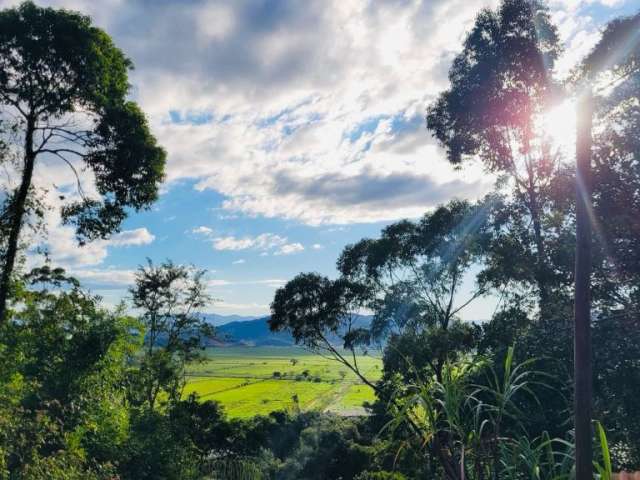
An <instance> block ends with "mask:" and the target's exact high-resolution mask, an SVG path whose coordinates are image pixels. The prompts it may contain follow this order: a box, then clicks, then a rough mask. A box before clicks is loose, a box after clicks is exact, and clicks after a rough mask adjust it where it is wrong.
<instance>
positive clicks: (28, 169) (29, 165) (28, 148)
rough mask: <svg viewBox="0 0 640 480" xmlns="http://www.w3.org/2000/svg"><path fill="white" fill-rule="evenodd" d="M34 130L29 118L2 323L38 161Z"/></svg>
mask: <svg viewBox="0 0 640 480" xmlns="http://www.w3.org/2000/svg"><path fill="white" fill-rule="evenodd" d="M34 128H35V119H34V118H33V117H29V118H28V119H27V130H26V135H25V142H24V169H23V170H22V181H21V183H20V188H19V189H18V193H17V195H16V198H15V199H14V202H13V205H12V208H11V210H13V212H12V213H13V215H12V217H13V218H12V219H11V229H10V231H9V240H8V242H7V253H6V256H5V262H4V265H3V268H2V278H0V322H4V321H5V315H6V310H7V300H8V297H9V288H10V286H11V274H12V273H13V268H14V266H15V262H16V256H17V252H18V241H19V240H20V230H21V229H22V220H23V217H24V212H25V205H26V202H27V195H28V194H29V188H30V187H31V178H32V177H33V167H34V164H35V160H36V154H35V152H34V151H33V132H34Z"/></svg>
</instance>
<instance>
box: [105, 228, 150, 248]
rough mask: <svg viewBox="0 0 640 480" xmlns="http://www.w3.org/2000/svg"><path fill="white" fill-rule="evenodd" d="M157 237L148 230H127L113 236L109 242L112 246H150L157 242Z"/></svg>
mask: <svg viewBox="0 0 640 480" xmlns="http://www.w3.org/2000/svg"><path fill="white" fill-rule="evenodd" d="M155 238H156V237H155V235H153V234H151V232H149V230H147V229H146V228H136V229H135V230H125V231H124V232H120V233H117V234H115V235H113V236H112V237H111V238H110V239H109V240H108V241H107V242H108V244H109V245H110V246H115V247H126V246H130V245H148V244H150V243H151V242H153V241H154V240H155Z"/></svg>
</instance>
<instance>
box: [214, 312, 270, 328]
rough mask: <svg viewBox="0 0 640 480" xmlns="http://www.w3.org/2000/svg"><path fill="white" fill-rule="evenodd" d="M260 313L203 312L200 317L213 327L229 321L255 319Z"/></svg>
mask: <svg viewBox="0 0 640 480" xmlns="http://www.w3.org/2000/svg"><path fill="white" fill-rule="evenodd" d="M258 317H260V315H248V316H247V315H220V314H218V313H203V314H202V318H203V319H204V320H206V321H207V323H210V324H211V325H213V326H214V327H217V326H219V325H224V324H225V323H231V322H245V321H247V320H255V319H256V318H258Z"/></svg>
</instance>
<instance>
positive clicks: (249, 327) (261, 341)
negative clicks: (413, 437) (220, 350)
mask: <svg viewBox="0 0 640 480" xmlns="http://www.w3.org/2000/svg"><path fill="white" fill-rule="evenodd" d="M268 320H269V317H263V318H256V319H255V320H244V321H237V322H229V323H225V324H224V325H220V326H219V327H217V328H216V332H217V334H218V335H217V337H216V338H217V340H218V341H220V342H222V343H223V344H231V345H251V346H267V345H269V346H288V345H293V343H294V342H293V338H292V337H291V335H289V334H288V333H286V332H277V333H273V332H271V331H270V330H269V324H268V323H267V322H268Z"/></svg>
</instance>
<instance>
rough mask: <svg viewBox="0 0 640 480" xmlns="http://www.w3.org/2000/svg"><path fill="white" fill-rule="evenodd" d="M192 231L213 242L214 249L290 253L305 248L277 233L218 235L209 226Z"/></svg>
mask: <svg viewBox="0 0 640 480" xmlns="http://www.w3.org/2000/svg"><path fill="white" fill-rule="evenodd" d="M191 231H192V232H193V233H196V234H198V235H202V236H203V237H205V238H206V239H207V240H208V241H209V242H211V246H212V247H213V248H214V250H230V251H241V250H256V251H259V252H261V255H262V254H264V255H268V254H269V252H273V254H274V255H289V254H292V253H296V252H301V251H302V250H304V246H303V245H302V244H301V243H298V242H295V243H290V242H289V240H288V239H287V237H283V236H281V235H277V234H275V233H261V234H260V235H257V236H254V237H251V236H245V237H236V236H233V235H227V236H216V235H215V234H214V232H213V230H212V229H210V228H208V227H196V228H194V229H192V230H191ZM233 263H234V264H237V263H244V260H243V259H241V260H237V261H235V262H233Z"/></svg>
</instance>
